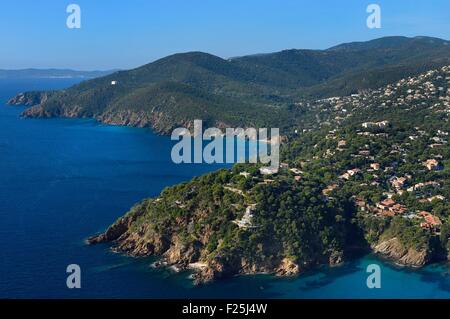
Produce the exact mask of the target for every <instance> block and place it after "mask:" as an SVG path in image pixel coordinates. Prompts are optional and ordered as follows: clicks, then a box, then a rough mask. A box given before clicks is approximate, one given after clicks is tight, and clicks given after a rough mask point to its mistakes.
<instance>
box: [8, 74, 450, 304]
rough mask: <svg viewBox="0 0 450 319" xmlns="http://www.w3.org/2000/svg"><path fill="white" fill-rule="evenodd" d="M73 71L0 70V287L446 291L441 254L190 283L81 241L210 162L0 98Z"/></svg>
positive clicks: (186, 292) (147, 294)
mask: <svg viewBox="0 0 450 319" xmlns="http://www.w3.org/2000/svg"><path fill="white" fill-rule="evenodd" d="M74 82H75V81H74V80H68V79H66V80H62V79H53V80H48V79H47V80H32V81H31V80H17V81H6V80H0V298H79V297H84V298H170V297H172V298H183V297H190V298H227V297H233V298H251V297H253V298H269V297H273V298H450V275H449V272H450V268H449V267H448V266H447V265H446V264H440V265H434V266H430V267H427V268H425V269H423V270H420V271H410V270H405V269H400V268H396V267H393V266H392V265H389V264H385V263H383V262H381V261H380V260H378V259H376V258H374V257H372V256H367V257H365V258H362V259H360V260H356V261H354V262H351V263H347V264H345V265H343V266H340V267H335V268H329V267H323V268H321V269H319V270H316V271H314V272H310V273H306V274H304V275H302V276H300V277H298V278H295V279H279V278H274V277H272V276H265V275H259V276H243V277H236V278H233V279H230V280H227V281H222V282H217V283H214V284H211V285H207V286H202V287H193V286H192V285H191V282H190V280H189V279H188V278H187V277H188V274H187V273H179V274H172V273H170V271H168V270H154V269H151V268H150V267H149V264H150V262H151V260H150V259H133V258H130V257H124V256H121V255H119V254H114V253H111V252H110V251H109V249H108V246H106V245H99V246H94V247H90V246H86V245H85V244H84V239H86V238H87V237H88V236H90V235H92V234H95V233H97V232H99V231H102V230H104V229H105V228H106V227H107V226H108V225H109V224H111V223H112V222H114V221H115V220H116V218H118V217H119V216H121V215H123V214H124V213H125V212H126V211H127V210H128V209H129V208H130V207H131V206H132V205H133V204H134V203H136V202H137V201H139V200H141V199H142V198H144V197H149V196H155V195H157V194H158V193H159V192H160V191H161V190H162V189H163V188H164V187H166V186H170V185H173V184H175V183H178V182H181V181H186V180H189V179H190V178H191V177H193V176H196V175H199V174H202V173H205V172H208V171H212V170H215V169H217V168H218V167H219V166H213V165H207V164H191V165H187V164H185V165H176V164H173V163H172V162H171V159H170V150H171V147H172V142H171V141H170V139H169V138H168V137H161V136H157V135H155V134H153V133H151V132H150V131H148V130H144V129H135V128H126V127H113V126H106V125H102V124H99V123H96V122H95V121H92V120H73V119H50V120H31V119H21V118H20V117H19V115H20V113H21V112H22V111H23V109H24V108H22V107H11V106H5V105H4V103H5V101H6V100H7V99H8V98H9V97H11V96H12V95H14V94H16V93H18V92H20V91H24V90H34V89H50V88H62V87H66V86H69V85H71V84H73V83H74ZM372 263H377V264H379V265H380V266H381V270H382V271H381V288H380V289H369V288H367V285H366V279H367V276H368V275H369V274H368V273H366V267H367V265H369V264H372ZM69 264H78V265H80V267H81V289H68V288H67V287H66V277H67V275H68V274H67V273H66V267H67V265H69Z"/></svg>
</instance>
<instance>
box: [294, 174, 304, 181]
mask: <svg viewBox="0 0 450 319" xmlns="http://www.w3.org/2000/svg"><path fill="white" fill-rule="evenodd" d="M294 179H295V181H296V182H299V181H300V180H301V179H302V177H301V176H300V175H295V176H294Z"/></svg>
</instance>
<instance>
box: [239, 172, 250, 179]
mask: <svg viewBox="0 0 450 319" xmlns="http://www.w3.org/2000/svg"><path fill="white" fill-rule="evenodd" d="M239 175H241V176H244V177H245V178H248V177H249V176H250V175H251V174H250V173H249V172H240V173H239Z"/></svg>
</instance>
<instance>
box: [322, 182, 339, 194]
mask: <svg viewBox="0 0 450 319" xmlns="http://www.w3.org/2000/svg"><path fill="white" fill-rule="evenodd" d="M337 187H338V184H330V185H328V186H327V188H325V189H324V190H322V194H323V195H325V196H328V195H329V194H330V193H331V192H332V191H334V190H335V189H336V188H337Z"/></svg>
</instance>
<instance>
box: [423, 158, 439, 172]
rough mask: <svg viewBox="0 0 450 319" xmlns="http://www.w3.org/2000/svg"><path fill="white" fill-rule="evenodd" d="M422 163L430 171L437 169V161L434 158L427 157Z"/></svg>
mask: <svg viewBox="0 0 450 319" xmlns="http://www.w3.org/2000/svg"><path fill="white" fill-rule="evenodd" d="M423 165H425V166H426V167H427V168H428V170H430V171H434V170H437V169H439V162H438V161H436V160H435V159H428V160H426V161H425V162H423Z"/></svg>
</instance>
